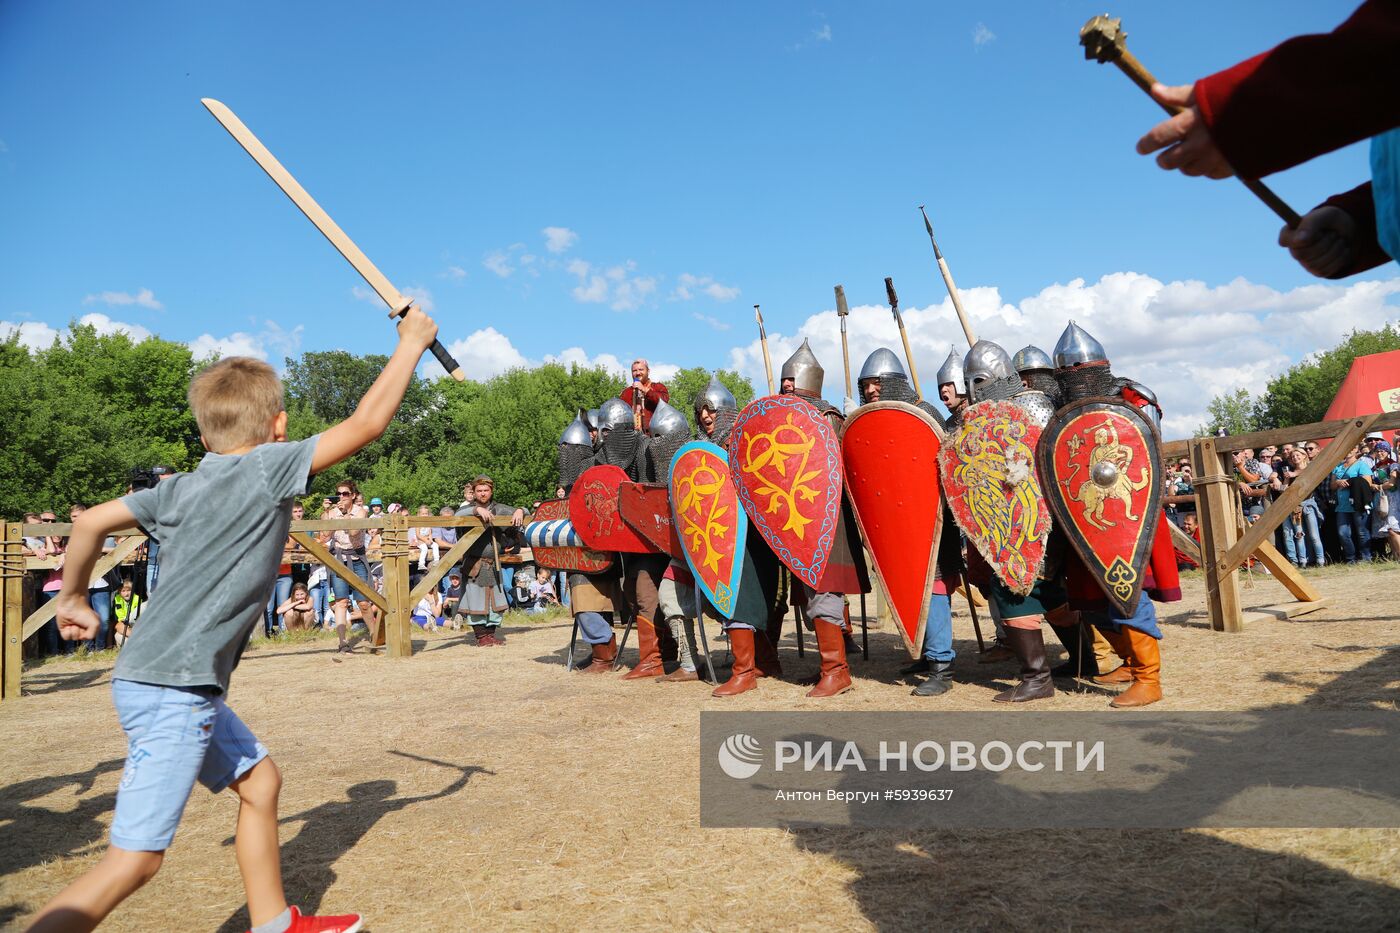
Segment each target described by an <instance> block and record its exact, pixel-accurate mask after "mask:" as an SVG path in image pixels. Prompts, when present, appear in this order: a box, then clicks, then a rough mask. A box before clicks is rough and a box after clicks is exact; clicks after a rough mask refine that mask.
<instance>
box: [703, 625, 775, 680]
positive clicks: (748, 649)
mask: <svg viewBox="0 0 1400 933" xmlns="http://www.w3.org/2000/svg"><path fill="white" fill-rule="evenodd" d="M758 637H759V638H762V637H763V636H762V635H759V636H758ZM754 640H755V639H754V631H753V629H748V628H732V629H730V630H729V650H730V651H732V652H733V653H734V669H733V670H731V671H730V672H729V679H728V680H726V681H725V682H724V683H722V684H720V685H719V686H718V687H716V688H715V689H714V691H713V692H712V693H711V694H710V695H711V696H717V697H732V696H736V695H738V694H740V693H744V692H745V691H748V690H752V689H753V688H754V687H757V686H758V669H757V668H755V667H754V665H753V654H754Z"/></svg>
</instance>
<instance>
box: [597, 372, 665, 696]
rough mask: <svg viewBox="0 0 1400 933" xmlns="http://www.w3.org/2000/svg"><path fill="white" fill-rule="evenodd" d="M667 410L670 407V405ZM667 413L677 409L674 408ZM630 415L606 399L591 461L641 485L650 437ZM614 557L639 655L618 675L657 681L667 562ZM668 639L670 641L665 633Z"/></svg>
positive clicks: (647, 470) (647, 474)
mask: <svg viewBox="0 0 1400 933" xmlns="http://www.w3.org/2000/svg"><path fill="white" fill-rule="evenodd" d="M666 407H667V408H671V406H670V405H667V406H666ZM671 410H672V411H675V409H674V408H672V409H671ZM633 414H634V413H633V411H632V409H631V408H629V407H627V403H626V402H624V401H622V400H621V399H617V398H610V399H608V400H607V401H606V402H604V403H603V404H602V406H601V408H599V419H600V421H601V425H600V430H599V433H600V434H601V435H602V437H603V442H602V444H601V445H600V447H599V449H598V455H597V456H596V457H595V458H594V462H595V463H600V464H602V463H606V464H611V465H613V466H616V467H619V468H621V469H622V471H623V472H624V473H626V474H627V478H628V479H630V480H631V481H632V482H634V483H645V482H648V481H649V480H650V479H651V473H652V465H651V459H650V458H649V457H648V455H647V448H648V446H649V444H650V438H648V437H647V435H645V434H644V433H642V432H641V431H638V430H637V428H636V425H635V422H634V421H633ZM677 414H679V412H677ZM618 557H619V561H620V563H621V564H622V593H623V596H624V598H625V599H626V600H627V606H628V608H629V609H631V611H632V619H633V621H634V622H635V623H636V627H637V652H638V659H637V665H636V666H635V667H633V668H632V669H631V670H630V671H628V672H627V673H626V674H624V675H622V679H623V680H644V679H651V678H655V677H659V676H661V675H662V674H665V673H666V669H665V666H664V663H663V661H662V656H661V644H662V643H661V636H660V634H659V632H658V629H657V623H658V622H659V621H661V620H660V613H661V600H660V594H659V587H660V584H661V578H662V575H663V574H665V572H666V565H667V564H668V563H670V558H669V557H667V556H666V555H665V554H625V555H619V556H618ZM666 640H667V641H670V631H669V630H667V632H666Z"/></svg>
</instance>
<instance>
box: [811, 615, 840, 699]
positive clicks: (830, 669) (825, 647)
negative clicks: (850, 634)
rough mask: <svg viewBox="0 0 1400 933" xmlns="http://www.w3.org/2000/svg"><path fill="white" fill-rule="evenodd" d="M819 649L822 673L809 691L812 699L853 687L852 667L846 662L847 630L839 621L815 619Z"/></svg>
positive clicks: (832, 694)
mask: <svg viewBox="0 0 1400 933" xmlns="http://www.w3.org/2000/svg"><path fill="white" fill-rule="evenodd" d="M813 621H814V622H815V628H816V634H817V651H819V652H820V653H821V656H822V675H821V678H820V679H819V680H818V681H817V685H816V686H815V687H813V688H812V689H811V690H808V691H807V696H808V697H811V698H812V699H821V698H823V697H834V696H836V695H837V694H840V693H845V692H846V691H847V690H849V689H851V668H850V667H849V666H848V665H847V664H846V632H845V630H844V629H842V628H841V623H839V622H829V621H827V620H826V619H815V620H813Z"/></svg>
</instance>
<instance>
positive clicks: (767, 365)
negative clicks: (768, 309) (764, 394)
mask: <svg viewBox="0 0 1400 933" xmlns="http://www.w3.org/2000/svg"><path fill="white" fill-rule="evenodd" d="M753 316H754V317H755V318H757V319H758V342H759V343H761V344H763V369H764V371H765V372H766V373H768V394H769V395H774V394H776V393H777V391H778V390H777V389H776V388H774V386H773V358H772V357H771V356H769V355H768V331H766V330H764V329H763V312H762V311H760V310H758V305H754V306H753Z"/></svg>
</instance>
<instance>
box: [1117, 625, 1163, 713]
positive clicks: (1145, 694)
mask: <svg viewBox="0 0 1400 933" xmlns="http://www.w3.org/2000/svg"><path fill="white" fill-rule="evenodd" d="M1119 634H1120V636H1122V637H1123V638H1125V639H1126V640H1127V642H1128V650H1129V651H1130V652H1131V654H1130V656H1129V660H1128V665H1130V666H1131V670H1132V675H1133V685H1132V686H1131V687H1129V688H1128V689H1127V690H1124V691H1123V692H1122V693H1120V694H1118V695H1117V696H1116V697H1114V698H1113V699H1112V700H1110V701H1109V703H1108V705H1109V706H1112V707H1114V708H1116V709H1124V708H1131V707H1134V706H1147V705H1149V704H1151V703H1156V702H1157V701H1158V700H1160V699H1162V655H1161V651H1160V650H1159V649H1158V646H1157V639H1155V638H1153V637H1152V636H1151V635H1148V634H1147V633H1146V632H1139V631H1138V630H1137V629H1135V628H1128V626H1126V625H1124V626H1123V627H1122V630H1121V631H1120V633H1119Z"/></svg>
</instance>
